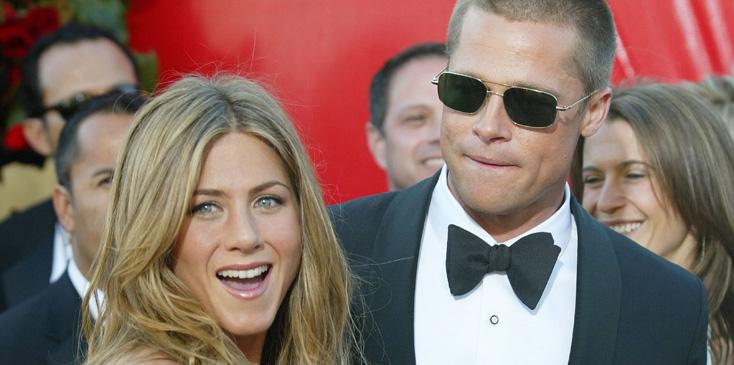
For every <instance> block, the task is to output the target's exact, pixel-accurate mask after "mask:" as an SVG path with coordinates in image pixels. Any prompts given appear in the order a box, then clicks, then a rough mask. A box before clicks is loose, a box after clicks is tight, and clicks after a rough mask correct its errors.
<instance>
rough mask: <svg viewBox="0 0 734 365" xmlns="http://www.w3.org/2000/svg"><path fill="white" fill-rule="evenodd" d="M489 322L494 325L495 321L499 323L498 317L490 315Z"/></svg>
mask: <svg viewBox="0 0 734 365" xmlns="http://www.w3.org/2000/svg"><path fill="white" fill-rule="evenodd" d="M489 323H491V324H493V325H496V324H497V323H500V317H497V316H496V315H494V314H493V315H492V316H491V317H489Z"/></svg>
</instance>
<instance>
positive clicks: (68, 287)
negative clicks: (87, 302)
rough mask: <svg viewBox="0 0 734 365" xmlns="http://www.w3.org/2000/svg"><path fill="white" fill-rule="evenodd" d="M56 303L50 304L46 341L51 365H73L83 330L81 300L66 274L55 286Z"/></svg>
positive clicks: (54, 296)
mask: <svg viewBox="0 0 734 365" xmlns="http://www.w3.org/2000/svg"><path fill="white" fill-rule="evenodd" d="M52 287H53V291H54V293H53V296H52V297H53V298H55V299H54V302H53V303H49V307H48V317H46V321H47V323H48V327H47V331H46V340H47V341H48V344H49V347H48V349H49V354H48V363H49V364H72V363H74V359H75V357H76V354H77V351H78V344H79V336H80V330H81V323H80V320H81V317H80V315H79V314H80V310H81V309H80V307H81V305H82V302H81V298H80V297H79V294H78V293H77V291H76V289H75V288H74V286H73V285H72V283H71V280H70V279H69V274H68V273H66V274H64V276H62V277H61V278H60V279H59V281H58V282H56V283H55V284H54V285H53V286H52Z"/></svg>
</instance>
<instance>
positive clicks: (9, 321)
mask: <svg viewBox="0 0 734 365" xmlns="http://www.w3.org/2000/svg"><path fill="white" fill-rule="evenodd" d="M80 307H81V298H80V297H79V294H78V293H77V291H76V290H75V289H74V286H73V285H72V284H71V280H69V274H68V273H67V274H64V276H62V277H61V278H60V279H59V280H58V281H56V282H55V283H53V284H51V285H50V286H48V287H46V289H44V290H43V291H41V292H40V293H38V294H37V295H36V296H33V297H32V298H29V299H28V300H26V301H24V302H23V303H21V304H19V305H17V306H15V307H13V308H12V309H9V310H8V311H6V312H5V313H3V314H2V315H0V364H15V365H36V364H39V365H41V364H43V365H46V364H49V365H50V364H54V365H56V364H73V363H74V360H75V357H76V355H77V351H78V346H79V336H80V328H81V323H80V318H81V317H80V313H81V309H80Z"/></svg>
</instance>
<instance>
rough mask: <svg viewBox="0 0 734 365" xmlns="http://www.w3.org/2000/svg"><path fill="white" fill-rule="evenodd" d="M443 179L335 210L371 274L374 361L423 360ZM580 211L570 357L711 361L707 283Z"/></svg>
mask: <svg viewBox="0 0 734 365" xmlns="http://www.w3.org/2000/svg"><path fill="white" fill-rule="evenodd" d="M437 179H438V174H437V175H436V176H434V177H433V178H431V179H428V180H424V181H423V182H421V183H419V184H417V185H415V186H413V187H411V188H408V189H406V190H403V191H400V192H392V193H387V194H382V195H376V196H373V197H367V198H363V199H359V200H354V201H350V202H347V203H344V204H342V205H338V206H334V207H332V208H331V214H332V219H333V221H334V227H335V229H336V231H337V235H338V237H339V239H340V241H341V242H342V244H343V246H344V248H345V250H346V252H347V256H348V258H349V260H350V264H351V266H352V269H353V270H354V271H355V272H356V273H357V274H358V275H359V276H360V277H361V279H362V280H363V282H361V283H360V292H361V295H362V297H363V299H364V304H365V305H366V307H367V310H366V311H364V310H360V309H357V310H356V312H357V318H358V319H360V318H362V319H364V323H363V326H364V329H363V336H364V337H365V338H364V342H365V353H366V357H367V359H368V360H369V361H370V363H371V364H388V363H391V364H396V365H406V364H414V363H415V353H414V334H413V329H414V324H413V310H414V295H415V277H416V269H417V263H418V253H419V248H420V242H421V237H422V233H423V225H424V222H425V218H426V215H427V212H428V208H429V204H430V200H431V194H432V192H433V187H434V186H435V184H436V181H437ZM571 211H572V214H573V216H574V218H575V220H576V225H577V228H578V269H577V270H578V272H577V292H576V314H575V319H574V328H573V338H572V344H571V350H570V351H571V352H570V360H569V363H570V364H579V365H586V364H594V365H603V364H620V365H622V364H624V365H629V364H661V365H662V364H665V365H673V364H705V363H706V340H707V339H706V333H707V326H708V309H707V303H706V293H705V289H704V287H703V285H702V284H701V281H700V280H698V279H697V278H695V277H694V276H693V275H691V274H690V273H688V272H687V271H685V270H683V269H682V268H680V267H678V266H676V265H673V264H671V263H669V262H667V261H666V260H664V259H662V258H660V257H658V256H656V255H654V254H653V253H651V252H649V251H647V250H645V249H644V248H642V247H640V246H639V245H637V244H635V243H634V242H632V241H630V240H629V239H627V238H625V237H624V236H621V235H619V234H617V233H615V232H614V231H612V230H610V229H608V228H606V227H604V226H603V225H601V224H599V223H598V222H596V221H595V220H594V219H593V218H592V217H591V216H590V215H589V214H588V213H587V212H586V211H585V210H584V209H583V208H582V207H581V206H579V204H578V203H577V202H576V200H575V199H571ZM360 312H361V313H360ZM437 335H440V334H437ZM487 346H492V344H491V343H490V344H487Z"/></svg>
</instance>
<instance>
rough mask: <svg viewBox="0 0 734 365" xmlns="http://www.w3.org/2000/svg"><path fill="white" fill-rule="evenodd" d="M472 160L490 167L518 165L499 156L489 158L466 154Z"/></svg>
mask: <svg viewBox="0 0 734 365" xmlns="http://www.w3.org/2000/svg"><path fill="white" fill-rule="evenodd" d="M466 157H467V158H469V159H470V160H472V161H474V162H476V163H478V164H481V165H485V166H489V167H514V166H517V165H515V164H513V163H511V162H509V161H504V160H501V159H497V158H489V157H483V156H478V155H466Z"/></svg>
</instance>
